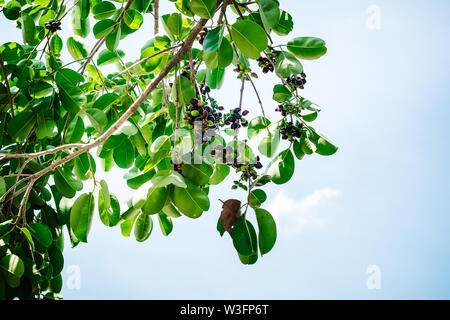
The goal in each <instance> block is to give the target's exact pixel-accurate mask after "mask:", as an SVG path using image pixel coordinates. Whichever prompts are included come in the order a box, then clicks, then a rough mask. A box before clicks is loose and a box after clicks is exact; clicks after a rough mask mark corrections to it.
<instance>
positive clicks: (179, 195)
mask: <svg viewBox="0 0 450 320" xmlns="http://www.w3.org/2000/svg"><path fill="white" fill-rule="evenodd" d="M187 185H188V187H187V188H180V187H175V188H174V191H173V199H172V201H173V203H174V204H175V206H176V207H177V208H178V209H179V210H180V211H181V213H183V214H184V215H185V216H187V217H189V218H193V219H195V218H198V217H200V216H201V215H202V213H203V211H207V210H209V205H210V203H209V198H208V196H207V195H206V193H205V192H203V190H202V189H200V188H199V187H197V186H195V185H193V184H192V183H189V182H187Z"/></svg>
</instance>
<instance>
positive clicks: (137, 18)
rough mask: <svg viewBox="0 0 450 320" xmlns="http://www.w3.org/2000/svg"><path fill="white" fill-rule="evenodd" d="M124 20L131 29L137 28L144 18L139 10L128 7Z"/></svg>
mask: <svg viewBox="0 0 450 320" xmlns="http://www.w3.org/2000/svg"><path fill="white" fill-rule="evenodd" d="M123 21H125V23H126V25H127V26H128V27H129V28H130V29H133V30H137V29H139V28H140V27H141V25H142V22H144V18H143V17H142V15H141V14H140V13H139V12H138V11H137V10H134V9H128V10H127V11H125V13H124V15H123Z"/></svg>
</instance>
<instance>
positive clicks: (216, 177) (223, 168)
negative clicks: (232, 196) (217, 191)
mask: <svg viewBox="0 0 450 320" xmlns="http://www.w3.org/2000/svg"><path fill="white" fill-rule="evenodd" d="M229 173H230V167H229V166H228V165H226V164H220V163H219V164H216V167H215V168H214V172H213V174H212V175H211V177H210V178H209V183H210V184H213V185H216V184H219V183H221V182H222V181H223V180H225V178H226V177H227V176H228V174H229Z"/></svg>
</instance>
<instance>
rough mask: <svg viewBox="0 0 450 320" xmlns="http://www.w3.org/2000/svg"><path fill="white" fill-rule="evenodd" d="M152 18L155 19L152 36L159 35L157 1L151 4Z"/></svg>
mask: <svg viewBox="0 0 450 320" xmlns="http://www.w3.org/2000/svg"><path fill="white" fill-rule="evenodd" d="M153 17H154V18H155V25H154V34H155V35H157V34H158V33H159V0H155V3H154V4H153Z"/></svg>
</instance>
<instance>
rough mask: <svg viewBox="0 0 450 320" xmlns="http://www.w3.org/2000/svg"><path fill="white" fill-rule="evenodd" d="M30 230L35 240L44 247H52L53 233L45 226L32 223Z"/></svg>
mask: <svg viewBox="0 0 450 320" xmlns="http://www.w3.org/2000/svg"><path fill="white" fill-rule="evenodd" d="M29 230H30V233H31V235H32V236H33V238H34V239H36V241H37V242H38V243H39V244H41V245H42V246H43V247H45V248H48V247H50V246H51V245H52V242H53V236H52V232H51V231H50V229H49V228H48V227H47V226H46V225H45V224H42V223H32V224H30V225H29Z"/></svg>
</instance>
